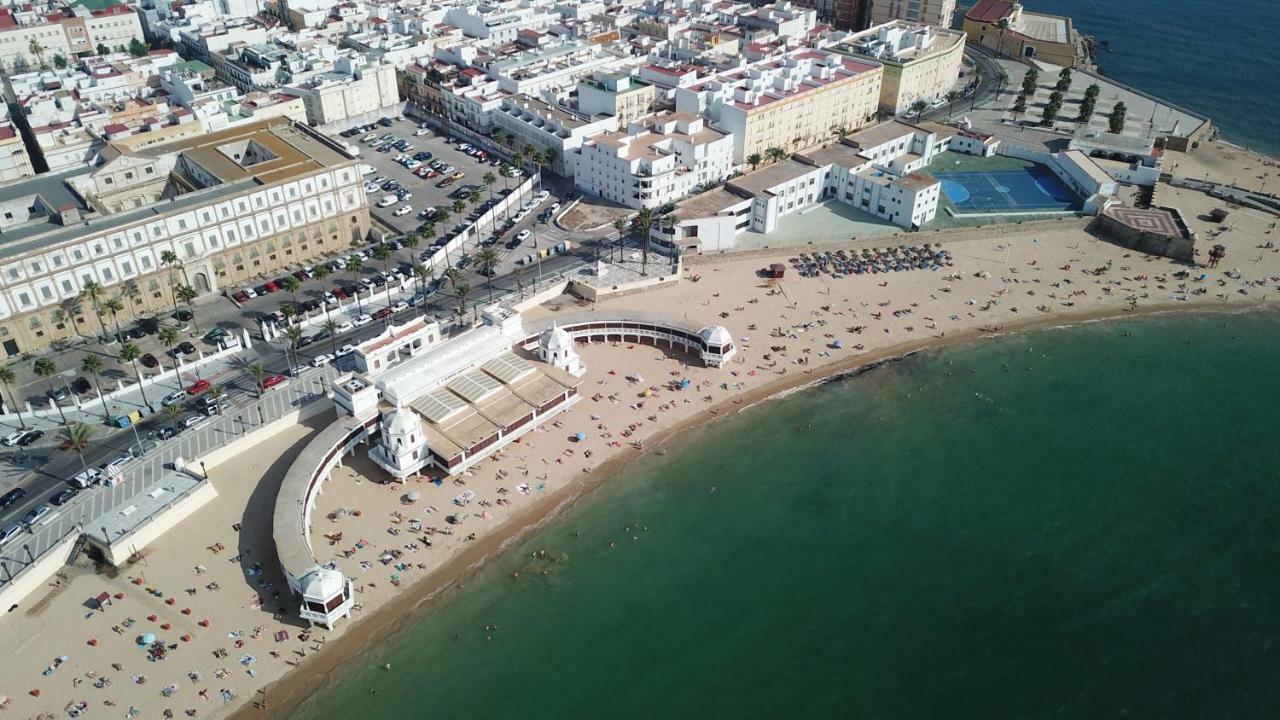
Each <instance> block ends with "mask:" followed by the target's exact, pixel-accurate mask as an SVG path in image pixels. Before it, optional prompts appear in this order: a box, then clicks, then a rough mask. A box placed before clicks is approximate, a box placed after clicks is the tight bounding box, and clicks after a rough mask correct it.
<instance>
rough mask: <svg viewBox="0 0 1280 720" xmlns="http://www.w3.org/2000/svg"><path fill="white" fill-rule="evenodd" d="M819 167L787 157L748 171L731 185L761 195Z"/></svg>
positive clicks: (730, 182)
mask: <svg viewBox="0 0 1280 720" xmlns="http://www.w3.org/2000/svg"><path fill="white" fill-rule="evenodd" d="M817 169H818V168H816V167H814V166H812V165H808V164H806V163H802V162H800V161H799V160H792V159H791V158H787V159H786V160H782V161H780V162H776V163H774V164H772V165H766V166H765V167H762V168H760V169H759V170H756V171H755V172H750V173H747V174H746V175H742V176H739V177H736V178H734V179H733V180H730V181H729V185H730V186H732V187H735V188H738V189H739V190H742V191H743V192H746V193H750V194H751V195H759V194H760V193H763V192H768V191H769V190H772V189H773V188H775V187H777V186H779V185H781V184H782V183H785V182H787V181H788V180H795V179H796V178H798V177H802V176H804V175H808V174H809V173H811V172H814V171H816V170H817Z"/></svg>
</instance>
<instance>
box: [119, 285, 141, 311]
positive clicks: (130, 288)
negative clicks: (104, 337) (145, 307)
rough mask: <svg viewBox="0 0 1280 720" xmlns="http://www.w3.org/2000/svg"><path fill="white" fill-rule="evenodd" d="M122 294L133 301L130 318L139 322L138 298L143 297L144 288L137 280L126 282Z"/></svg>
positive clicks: (130, 305)
mask: <svg viewBox="0 0 1280 720" xmlns="http://www.w3.org/2000/svg"><path fill="white" fill-rule="evenodd" d="M120 294H121V295H122V296H124V297H126V298H128V299H129V300H130V301H131V302H129V317H131V318H133V319H134V320H137V319H138V311H137V307H138V298H140V297H142V287H141V286H139V285H138V281H137V280H125V281H124V286H123V287H122V288H121V290H120Z"/></svg>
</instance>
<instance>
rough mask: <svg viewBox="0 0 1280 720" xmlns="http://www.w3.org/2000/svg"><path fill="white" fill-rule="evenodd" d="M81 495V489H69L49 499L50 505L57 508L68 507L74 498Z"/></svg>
mask: <svg viewBox="0 0 1280 720" xmlns="http://www.w3.org/2000/svg"><path fill="white" fill-rule="evenodd" d="M79 494H80V489H79V488H67V489H65V490H62V491H61V492H59V493H57V494H56V495H54V496H53V497H51V498H49V504H50V505H56V506H58V507H61V506H63V505H66V504H67V503H69V502H71V498H73V497H75V496H77V495H79Z"/></svg>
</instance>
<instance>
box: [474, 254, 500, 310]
mask: <svg viewBox="0 0 1280 720" xmlns="http://www.w3.org/2000/svg"><path fill="white" fill-rule="evenodd" d="M497 266H498V251H497V250H494V249H493V248H481V249H480V251H479V252H477V253H476V269H478V270H479V271H480V274H481V275H484V276H485V285H487V286H488V287H489V302H493V276H494V275H495V274H497V273H496V272H495V270H496V268H497Z"/></svg>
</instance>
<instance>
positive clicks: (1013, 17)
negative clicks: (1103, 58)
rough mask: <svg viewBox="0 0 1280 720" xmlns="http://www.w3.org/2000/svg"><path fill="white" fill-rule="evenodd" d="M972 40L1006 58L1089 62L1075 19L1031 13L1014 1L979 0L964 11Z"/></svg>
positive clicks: (1065, 63) (1068, 63)
mask: <svg viewBox="0 0 1280 720" xmlns="http://www.w3.org/2000/svg"><path fill="white" fill-rule="evenodd" d="M964 32H965V35H967V36H968V37H969V42H971V43H974V44H976V45H981V46H982V47H985V48H990V49H991V50H994V51H995V52H996V53H997V54H1000V55H1004V56H1006V57H1020V58H1035V59H1036V60H1041V61H1043V62H1047V63H1051V64H1053V65H1062V66H1064V67H1078V66H1082V65H1085V64H1087V55H1086V53H1085V51H1084V48H1083V45H1082V43H1081V40H1080V34H1079V33H1077V32H1076V29H1075V28H1074V27H1073V26H1072V24H1071V18H1069V17H1063V16H1061V15H1045V14H1043V13H1033V12H1027V11H1025V10H1023V9H1022V4H1021V3H1018V2H1014V1H1013V0H978V2H977V3H975V4H974V6H973V7H971V8H969V11H968V12H966V13H965V14H964Z"/></svg>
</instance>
